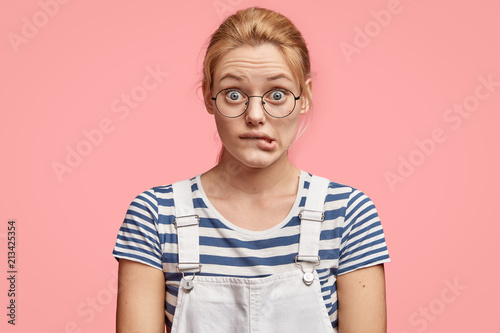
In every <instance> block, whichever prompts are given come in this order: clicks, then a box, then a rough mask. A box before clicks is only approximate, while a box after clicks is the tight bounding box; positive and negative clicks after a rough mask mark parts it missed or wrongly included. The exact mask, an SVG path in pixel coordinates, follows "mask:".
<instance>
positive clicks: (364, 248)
mask: <svg viewBox="0 0 500 333" xmlns="http://www.w3.org/2000/svg"><path fill="white" fill-rule="evenodd" d="M390 261H391V260H390V258H389V252H388V250H387V245H386V242H385V236H384V230H383V228H382V224H381V223H380V219H379V216H378V213H377V210H376V208H375V205H374V204H373V202H372V201H371V200H370V198H368V197H367V196H366V195H365V194H364V193H362V192H360V191H358V190H354V191H353V192H352V193H351V194H350V196H349V201H348V204H347V207H346V215H345V219H344V227H343V231H342V240H341V244H340V253H339V270H338V275H342V274H345V273H349V272H352V271H354V270H356V269H359V268H364V267H369V266H373V265H376V264H381V263H384V262H390Z"/></svg>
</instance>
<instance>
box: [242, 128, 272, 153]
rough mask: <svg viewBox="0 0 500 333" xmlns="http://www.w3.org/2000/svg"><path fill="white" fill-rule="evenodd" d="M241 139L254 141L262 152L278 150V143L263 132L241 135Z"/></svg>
mask: <svg viewBox="0 0 500 333" xmlns="http://www.w3.org/2000/svg"><path fill="white" fill-rule="evenodd" d="M240 139H243V140H250V141H254V142H255V143H256V145H257V147H259V148H260V149H262V150H267V151H271V150H274V149H275V148H276V141H275V140H274V139H273V138H272V137H270V136H269V135H267V134H265V133H262V132H247V133H244V134H242V135H240Z"/></svg>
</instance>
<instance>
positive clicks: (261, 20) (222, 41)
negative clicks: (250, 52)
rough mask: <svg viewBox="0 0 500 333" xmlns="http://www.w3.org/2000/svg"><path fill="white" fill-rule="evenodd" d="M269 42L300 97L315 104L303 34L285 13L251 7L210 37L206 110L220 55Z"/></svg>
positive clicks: (204, 86)
mask: <svg viewBox="0 0 500 333" xmlns="http://www.w3.org/2000/svg"><path fill="white" fill-rule="evenodd" d="M266 43H268V44H271V45H274V46H276V47H277V48H278V50H279V51H280V52H281V54H282V55H283V58H285V61H286V62H287V64H288V66H290V69H291V70H292V73H293V74H294V76H295V78H296V79H297V80H298V82H299V84H300V87H301V90H302V91H301V92H302V96H301V98H304V99H305V100H306V102H307V103H308V105H309V107H310V106H311V105H312V97H311V94H310V90H309V89H305V87H306V80H307V79H308V78H310V75H311V61H310V58H309V50H308V49H307V45H306V42H305V40H304V38H303V37H302V34H301V33H300V31H299V30H298V29H297V27H296V26H295V25H294V24H293V23H292V22H291V21H290V20H289V19H288V18H286V17H285V16H283V15H281V14H279V13H277V12H275V11H272V10H269V9H265V8H259V7H250V8H247V9H243V10H239V11H237V12H236V13H235V14H233V15H231V16H229V17H228V18H226V20H225V21H224V22H222V24H221V25H220V26H219V28H218V29H217V30H216V31H215V32H214V33H213V34H212V35H211V37H210V42H209V44H208V46H207V50H206V53H205V60H204V62H203V79H202V82H201V87H202V90H203V99H204V102H205V106H206V108H207V109H210V108H211V105H210V104H209V103H211V96H212V95H211V94H212V88H213V77H214V72H215V68H216V66H217V64H218V63H219V61H220V60H221V58H222V57H224V56H225V55H226V54H227V53H228V52H229V51H231V50H234V49H236V48H238V47H240V46H245V45H249V46H258V45H261V44H266ZM309 119H310V118H309V117H307V121H306V122H305V124H304V122H302V123H301V125H300V127H299V129H298V131H297V135H296V137H295V140H297V139H298V137H300V135H302V133H303V132H304V131H305V129H306V127H307V124H308V123H309ZM295 140H294V141H295ZM223 152H224V148H222V149H221V151H220V153H219V156H218V161H219V162H220V160H221V159H222V155H223Z"/></svg>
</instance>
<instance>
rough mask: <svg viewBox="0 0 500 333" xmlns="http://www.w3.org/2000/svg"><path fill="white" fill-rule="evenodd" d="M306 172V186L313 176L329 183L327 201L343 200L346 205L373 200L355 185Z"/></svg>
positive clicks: (306, 186)
mask: <svg viewBox="0 0 500 333" xmlns="http://www.w3.org/2000/svg"><path fill="white" fill-rule="evenodd" d="M305 174H306V177H305V180H304V187H305V188H308V187H309V186H310V182H311V179H312V178H313V177H316V178H319V179H322V180H323V182H324V183H326V184H328V190H327V196H326V200H325V202H333V201H341V202H344V203H345V205H346V206H352V205H355V204H356V203H359V202H366V201H369V202H372V201H371V199H370V198H369V197H368V195H366V194H365V193H364V192H363V191H361V190H359V189H357V188H355V187H353V186H350V185H346V184H343V183H339V182H336V181H333V180H331V179H328V178H325V177H322V176H319V175H313V174H311V173H308V172H305Z"/></svg>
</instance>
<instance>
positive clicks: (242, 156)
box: [208, 44, 310, 168]
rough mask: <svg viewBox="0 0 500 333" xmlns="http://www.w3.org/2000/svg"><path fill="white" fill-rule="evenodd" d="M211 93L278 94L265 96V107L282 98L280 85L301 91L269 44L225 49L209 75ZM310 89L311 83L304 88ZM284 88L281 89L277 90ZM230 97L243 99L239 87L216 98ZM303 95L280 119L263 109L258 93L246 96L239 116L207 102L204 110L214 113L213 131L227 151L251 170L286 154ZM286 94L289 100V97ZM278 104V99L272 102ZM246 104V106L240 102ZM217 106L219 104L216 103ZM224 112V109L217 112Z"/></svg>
mask: <svg viewBox="0 0 500 333" xmlns="http://www.w3.org/2000/svg"><path fill="white" fill-rule="evenodd" d="M213 82H214V83H213V90H212V94H211V95H212V96H213V97H215V96H216V94H217V93H218V92H219V91H221V90H223V89H230V88H231V89H238V90H239V91H242V92H244V93H246V94H247V95H248V96H262V95H263V94H264V93H266V92H268V91H269V90H272V89H278V90H276V91H277V94H276V95H274V94H272V95H271V96H268V98H269V97H270V98H272V99H273V101H272V102H273V103H271V101H270V100H269V99H268V101H269V102H268V103H266V104H265V105H266V106H268V108H271V107H272V105H271V104H274V102H275V100H279V99H281V98H283V95H282V93H281V92H280V90H279V89H287V90H289V91H291V92H293V94H294V95H295V96H297V97H298V96H299V95H300V93H301V87H300V85H299V83H298V82H297V80H296V79H295V77H294V75H293V73H292V71H291V69H290V67H289V66H288V64H287V63H286V61H285V59H284V58H283V56H282V54H281V53H280V51H279V50H278V49H277V48H276V47H275V46H273V45H271V44H263V45H259V46H257V47H253V46H242V47H239V48H237V49H234V50H232V51H230V52H228V53H227V54H226V55H225V56H224V57H222V59H221V60H220V61H219V63H218V64H217V67H216V68H215V73H214V78H213ZM305 89H310V81H309V80H308V81H307V82H306V86H305V87H302V90H303V91H304V90H305ZM281 91H284V90H281ZM222 96H224V98H228V99H229V102H228V104H227V105H229V103H233V101H232V100H236V102H237V100H238V99H241V98H244V95H242V94H240V93H239V92H238V91H232V90H225V92H223V93H221V96H220V98H222ZM303 96H304V95H302V97H301V98H300V99H299V100H297V101H296V105H295V109H294V110H293V112H292V113H291V114H290V115H288V116H286V117H284V118H274V117H272V116H270V115H269V114H267V113H266V111H265V110H264V109H263V108H262V103H261V98H260V97H251V98H249V104H248V107H247V109H246V111H245V113H243V114H242V115H241V116H239V117H236V118H228V117H225V116H224V115H222V114H221V113H220V112H219V111H218V110H217V108H216V105H215V101H213V100H211V101H210V103H209V105H210V107H209V108H208V112H209V113H211V114H213V115H214V117H215V122H216V124H217V130H218V132H219V136H220V138H221V140H222V143H223V144H224V147H225V154H227V153H229V154H230V155H231V157H232V158H234V159H236V160H237V161H238V162H239V163H241V164H243V165H245V166H247V167H250V168H265V167H268V166H270V165H272V164H273V163H275V162H276V161H278V160H280V159H283V158H287V155H286V152H287V150H288V148H289V147H290V145H291V144H292V142H293V140H294V138H295V134H296V131H297V127H298V123H299V118H300V115H301V114H304V113H306V112H307V110H308V108H309V104H308V103H307V101H306V100H305V98H304V97H303ZM286 98H292V99H293V96H289V97H286ZM276 103H278V102H277V101H276ZM243 105H244V104H243ZM217 106H219V109H221V103H219V99H218V104H217ZM221 111H223V110H221Z"/></svg>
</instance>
